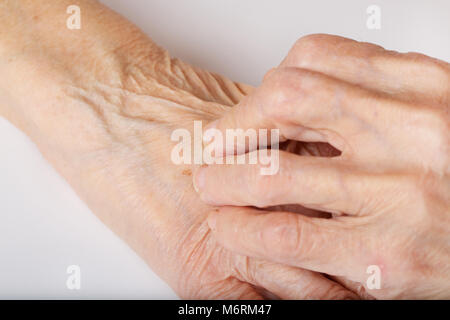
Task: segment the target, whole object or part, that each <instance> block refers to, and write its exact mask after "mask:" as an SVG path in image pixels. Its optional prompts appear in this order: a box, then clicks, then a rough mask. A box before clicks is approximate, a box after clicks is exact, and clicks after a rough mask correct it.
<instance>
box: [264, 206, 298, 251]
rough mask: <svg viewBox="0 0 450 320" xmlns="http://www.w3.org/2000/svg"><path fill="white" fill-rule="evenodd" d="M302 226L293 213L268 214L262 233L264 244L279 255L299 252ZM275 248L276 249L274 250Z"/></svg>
mask: <svg viewBox="0 0 450 320" xmlns="http://www.w3.org/2000/svg"><path fill="white" fill-rule="evenodd" d="M300 226H301V225H300V224H298V222H297V219H296V218H295V216H294V215H292V214H288V213H273V214H268V216H267V219H266V221H265V225H264V226H263V230H264V232H263V234H262V240H263V243H264V246H265V248H269V249H267V251H269V252H273V251H275V252H278V253H279V254H280V256H279V257H285V256H286V255H294V254H296V253H298V252H299V249H300V239H301V230H300ZM302 247H303V244H302ZM274 248H276V250H273V249H274Z"/></svg>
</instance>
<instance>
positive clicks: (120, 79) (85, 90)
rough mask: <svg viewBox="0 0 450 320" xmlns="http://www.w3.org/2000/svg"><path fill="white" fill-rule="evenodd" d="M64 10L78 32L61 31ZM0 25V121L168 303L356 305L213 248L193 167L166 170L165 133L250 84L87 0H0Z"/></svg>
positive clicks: (308, 275)
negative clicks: (159, 287)
mask: <svg viewBox="0 0 450 320" xmlns="http://www.w3.org/2000/svg"><path fill="white" fill-rule="evenodd" d="M73 4H76V5H78V6H80V7H81V10H82V29H81V30H69V29H67V28H66V19H67V17H68V15H67V14H66V8H67V7H68V6H69V5H73ZM0 21H2V27H1V28H0V74H1V77H0V115H1V116H3V117H4V118H6V119H7V120H9V121H10V122H11V123H13V124H14V125H15V126H16V127H17V128H19V129H20V130H22V131H23V132H24V133H26V134H27V135H28V136H29V137H30V138H31V139H32V140H33V141H34V142H35V143H36V145H37V146H38V147H39V150H40V151H41V152H42V154H43V156H44V157H45V158H46V159H47V160H48V161H49V162H50V163H51V164H52V165H53V167H54V168H55V169H56V170H57V171H58V172H59V173H60V174H61V175H62V176H63V177H64V178H65V179H66V180H67V181H68V182H69V184H70V185H71V186H72V188H73V189H74V190H75V191H76V193H77V194H78V195H79V196H80V198H81V199H83V200H84V201H85V202H86V203H87V204H88V205H89V207H90V208H91V209H92V211H93V212H94V213H95V214H96V215H97V216H98V217H99V219H101V220H102V221H103V222H104V223H105V224H106V225H108V226H109V227H110V228H111V229H112V230H113V231H114V232H115V233H116V234H117V235H118V236H120V237H121V238H122V239H124V241H126V242H127V243H128V244H129V245H130V246H131V247H132V248H133V249H134V250H135V251H136V252H137V253H138V254H140V255H141V257H142V258H143V259H144V260H145V261H146V262H147V263H148V265H149V266H150V267H151V268H152V269H153V270H154V271H155V272H156V273H157V274H158V275H159V276H161V277H162V278H163V279H164V280H165V281H167V283H168V284H169V285H170V286H171V287H172V288H173V289H174V290H175V291H176V292H177V293H178V294H179V295H180V297H182V298H200V299H214V298H223V299H241V298H245V299H262V298H267V297H269V298H271V297H279V298H284V299H345V298H350V299H353V298H358V296H363V297H365V295H364V293H362V292H358V291H357V290H355V289H354V287H352V286H348V287H349V288H351V289H352V290H349V289H347V287H344V286H343V285H342V284H341V283H340V282H338V281H333V280H331V279H330V278H329V277H325V276H323V275H322V274H321V273H317V272H314V271H310V270H305V269H302V268H297V267H294V266H291V265H289V264H280V263H274V262H270V261H266V260H263V259H258V258H249V257H248V256H246V255H241V254H237V253H234V252H232V251H230V250H228V249H226V248H224V247H223V246H221V245H220V244H218V243H217V242H216V241H215V239H214V238H213V237H212V235H211V232H210V229H209V227H208V225H207V216H208V213H209V212H210V211H211V210H212V208H213V207H211V206H210V205H207V204H205V203H203V202H202V201H200V198H199V196H198V195H197V194H196V192H195V191H194V188H193V185H192V176H191V173H192V171H193V169H194V167H193V166H190V165H183V166H177V165H174V164H173V163H172V162H171V160H170V153H171V149H172V148H173V146H174V142H172V141H171V140H170V135H171V132H172V131H173V130H175V129H178V128H187V129H189V130H192V123H193V121H194V120H203V121H204V123H205V124H206V123H208V122H210V121H212V120H215V119H218V118H219V117H220V116H222V115H224V114H225V112H226V111H227V110H228V109H230V107H231V106H233V105H235V104H237V103H238V102H239V101H241V100H242V98H243V97H244V96H246V95H247V94H248V93H249V92H251V91H252V88H251V87H249V86H246V85H243V84H239V83H236V82H233V81H230V80H229V79H226V78H225V77H222V76H219V75H214V74H212V73H209V72H206V71H203V70H200V69H198V68H195V67H192V66H190V65H188V64H186V63H183V62H182V61H180V60H177V59H172V58H171V57H170V56H169V54H168V53H167V52H166V51H165V50H163V49H162V48H160V47H158V46H157V45H156V44H154V43H153V42H152V41H151V40H150V39H149V38H148V37H147V36H146V35H145V34H143V33H142V32H141V31H140V30H138V29H137V28H136V27H135V26H133V25H132V24H131V23H130V22H128V21H127V20H125V19H124V18H122V17H120V16H119V15H117V14H116V13H114V12H112V11H110V10H109V9H107V8H105V7H104V6H103V5H101V4H99V3H98V2H96V1H88V0H80V1H74V0H69V1H66V0H58V1H44V0H40V1H38V0H29V1H25V0H9V1H8V0H7V1H5V0H4V1H0ZM269 260H272V257H270V258H269ZM342 283H345V282H342ZM354 291H355V292H357V293H358V294H359V295H358V296H357V295H356V294H355V293H354Z"/></svg>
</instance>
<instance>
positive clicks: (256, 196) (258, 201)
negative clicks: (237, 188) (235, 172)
mask: <svg viewBox="0 0 450 320" xmlns="http://www.w3.org/2000/svg"><path fill="white" fill-rule="evenodd" d="M254 167H255V170H254V171H253V174H252V176H253V178H252V185H251V186H250V188H249V195H250V197H251V199H252V203H253V204H254V205H255V206H256V207H258V208H264V207H267V206H268V205H270V199H272V198H273V190H274V188H273V186H272V184H271V180H272V179H271V176H270V175H262V174H261V173H260V172H261V171H260V169H261V165H260V164H258V165H255V166H254Z"/></svg>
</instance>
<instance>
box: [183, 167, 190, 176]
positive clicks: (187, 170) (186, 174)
mask: <svg viewBox="0 0 450 320" xmlns="http://www.w3.org/2000/svg"><path fill="white" fill-rule="evenodd" d="M181 174H182V175H183V176H192V170H191V169H184V170H183V171H182V172H181Z"/></svg>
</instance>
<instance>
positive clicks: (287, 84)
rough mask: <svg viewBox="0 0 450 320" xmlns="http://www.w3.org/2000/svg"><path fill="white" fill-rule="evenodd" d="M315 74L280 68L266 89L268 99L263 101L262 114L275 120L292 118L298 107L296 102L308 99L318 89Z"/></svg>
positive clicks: (303, 70)
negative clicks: (315, 88) (295, 108)
mask: <svg viewBox="0 0 450 320" xmlns="http://www.w3.org/2000/svg"><path fill="white" fill-rule="evenodd" d="M316 82H317V81H315V77H314V76H313V72H311V71H308V70H305V69H299V68H292V67H285V68H279V70H277V71H276V72H275V73H274V74H273V75H272V76H271V77H270V79H268V81H267V82H266V83H265V86H264V89H265V91H266V92H268V95H269V96H268V97H266V99H263V100H264V101H265V103H264V104H263V105H262V109H261V112H262V113H263V115H265V116H266V117H270V118H274V119H289V118H290V117H292V115H293V113H294V112H295V110H294V109H293V107H294V106H295V105H296V104H295V103H293V102H295V101H299V99H305V98H306V97H308V96H309V95H310V94H311V92H312V89H313V88H314V87H317V86H316V85H315V84H316Z"/></svg>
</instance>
